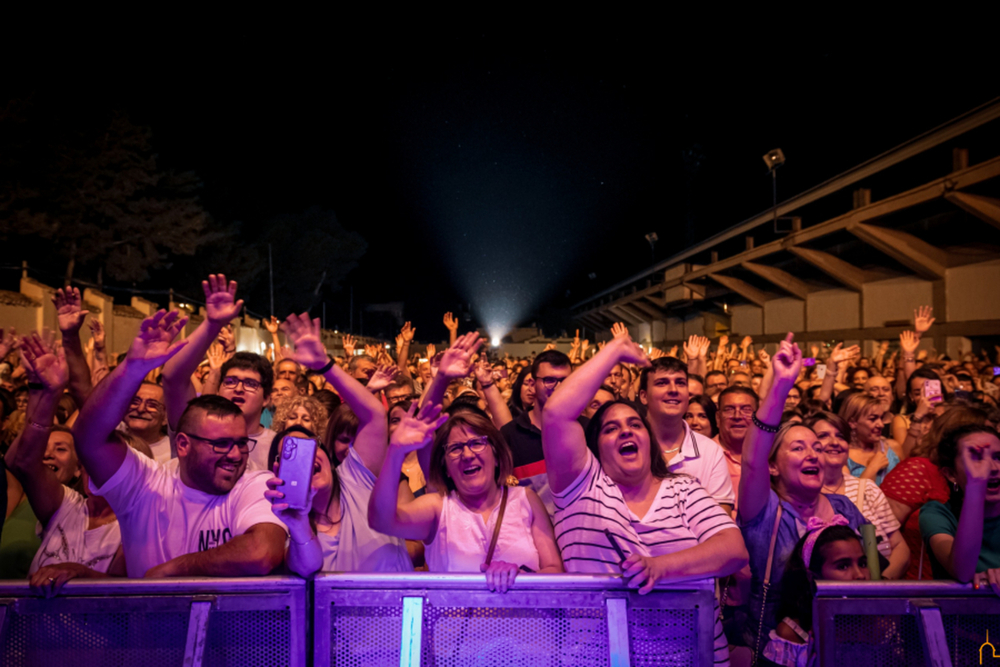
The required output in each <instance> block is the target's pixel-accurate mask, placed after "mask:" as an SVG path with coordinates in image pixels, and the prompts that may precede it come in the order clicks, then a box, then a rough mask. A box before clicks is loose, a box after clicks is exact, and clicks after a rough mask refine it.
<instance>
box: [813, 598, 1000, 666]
mask: <svg viewBox="0 0 1000 667" xmlns="http://www.w3.org/2000/svg"><path fill="white" fill-rule="evenodd" d="M876 617H877V618H876ZM990 630H992V631H993V632H992V633H990V635H989V641H991V642H994V644H989V643H987V641H988V640H987V633H988V632H989V631H990ZM813 633H814V636H815V637H816V642H817V648H818V652H819V656H820V665H822V666H824V667H827V666H834V667H846V666H847V665H877V666H880V667H881V666H883V665H884V666H893V665H933V666H934V667H952V666H953V667H959V666H960V665H980V664H982V665H992V664H997V665H1000V651H998V650H997V649H995V648H993V646H994V645H996V646H998V647H1000V597H997V595H995V594H994V593H993V592H992V590H990V589H989V587H983V588H981V589H980V590H974V589H973V588H972V586H971V585H969V584H959V583H956V582H953V581H923V582H921V581H878V582H832V581H824V582H820V583H818V584H817V594H816V598H815V601H814V603H813ZM980 656H982V661H981V660H980ZM994 656H997V657H996V659H994Z"/></svg>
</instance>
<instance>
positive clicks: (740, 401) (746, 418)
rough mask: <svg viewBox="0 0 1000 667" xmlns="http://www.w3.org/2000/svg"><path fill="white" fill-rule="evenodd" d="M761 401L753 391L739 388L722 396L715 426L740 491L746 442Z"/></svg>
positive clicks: (730, 473) (731, 476)
mask: <svg viewBox="0 0 1000 667" xmlns="http://www.w3.org/2000/svg"><path fill="white" fill-rule="evenodd" d="M758 401H759V399H758V398H757V394H756V393H754V391H753V389H750V388H749V387H741V386H739V385H734V386H732V387H729V388H727V389H725V390H723V392H722V393H721V394H719V410H718V412H716V413H715V423H716V424H717V425H718V426H719V435H717V436H716V439H717V440H718V441H719V444H720V445H722V453H723V454H724V455H725V457H726V465H727V466H728V467H729V477H730V478H731V479H732V480H733V488H734V489H738V488H740V464H741V461H742V458H743V440H744V438H746V436H747V430H748V429H749V428H750V423H751V418H752V417H753V413H754V411H756V410H757V405H758Z"/></svg>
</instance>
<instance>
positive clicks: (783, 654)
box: [764, 515, 871, 667]
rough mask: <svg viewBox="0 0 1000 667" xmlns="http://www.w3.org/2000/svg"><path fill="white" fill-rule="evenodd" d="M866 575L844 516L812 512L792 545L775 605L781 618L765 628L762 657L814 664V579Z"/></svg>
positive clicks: (795, 665) (796, 666) (796, 665)
mask: <svg viewBox="0 0 1000 667" xmlns="http://www.w3.org/2000/svg"><path fill="white" fill-rule="evenodd" d="M870 578H871V576H870V575H869V573H868V560H867V559H866V558H865V551H864V548H863V547H862V546H861V539H860V538H859V537H858V536H857V534H856V533H855V532H854V531H853V530H852V529H851V528H850V527H849V526H848V525H847V520H846V519H844V517H842V516H840V515H834V517H833V519H832V520H831V521H830V522H829V523H825V522H823V521H822V520H821V519H818V518H816V517H814V518H812V519H810V520H809V523H808V524H807V525H806V535H805V537H803V538H802V539H801V540H799V542H798V544H796V545H795V550H794V551H793V552H792V556H791V558H790V559H789V561H788V568H787V569H786V570H785V574H784V576H783V577H782V579H781V590H782V591H784V592H785V594H784V595H783V596H782V598H781V604H780V605H779V606H778V618H780V619H782V621H781V622H780V623H778V627H777V628H775V629H774V630H771V632H770V633H769V635H768V636H769V637H770V639H771V641H770V642H769V643H768V644H767V646H765V647H764V657H765V658H767V659H768V660H770V661H772V662H774V663H775V664H778V665H785V666H786V667H806V666H811V665H815V664H817V660H818V658H817V655H816V647H815V642H814V640H813V634H812V611H813V597H815V595H816V581H817V580H820V579H827V580H834V581H867V580H868V579H870Z"/></svg>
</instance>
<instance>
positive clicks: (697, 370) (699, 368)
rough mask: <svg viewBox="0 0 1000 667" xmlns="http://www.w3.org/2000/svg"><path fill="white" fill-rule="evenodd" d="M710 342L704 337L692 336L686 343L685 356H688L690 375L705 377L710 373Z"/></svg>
mask: <svg viewBox="0 0 1000 667" xmlns="http://www.w3.org/2000/svg"><path fill="white" fill-rule="evenodd" d="M710 344H711V343H710V341H709V340H708V339H707V338H705V337H704V336H691V337H689V338H688V340H687V342H686V343H684V354H686V355H687V364H688V373H693V374H694V375H700V376H702V377H705V374H706V373H708V363H707V361H706V358H707V357H708V346H709V345H710Z"/></svg>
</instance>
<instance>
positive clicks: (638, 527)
mask: <svg viewBox="0 0 1000 667" xmlns="http://www.w3.org/2000/svg"><path fill="white" fill-rule="evenodd" d="M552 498H553V501H554V502H555V506H556V511H555V516H554V517H553V528H554V529H555V535H556V543H557V544H558V545H559V550H560V551H561V552H562V557H563V563H564V564H565V565H566V571H567V572H587V573H607V574H621V567H619V558H618V555H617V553H615V550H614V547H612V546H611V544H610V542H609V541H608V539H607V536H606V535H605V534H604V531H605V530H609V531H611V532H612V533H613V534H614V536H615V538H616V539H617V540H618V544H619V546H621V548H622V550H623V551H624V552H625V555H626V556H628V555H629V554H630V553H632V552H637V553H640V554H642V555H644V556H663V555H666V554H671V553H676V552H678V551H682V550H683V549H688V548H690V547H693V546H696V545H698V544H700V543H702V542H704V541H705V540H707V539H709V538H710V537H712V536H713V535H715V534H717V533H719V532H721V531H723V530H738V529H737V528H736V524H735V523H733V520H732V519H731V518H729V515H728V514H726V512H725V510H723V509H722V508H721V507H719V504H718V503H717V502H715V500H713V499H712V497H711V496H710V495H708V493H707V492H706V491H705V489H703V488H702V487H701V485H700V484H698V481H697V480H696V479H694V478H693V477H689V476H688V475H677V476H674V477H668V478H666V479H664V480H662V481H661V482H660V488H659V491H658V492H657V496H656V500H654V501H653V504H652V505H651V506H650V508H649V510H648V511H647V512H646V515H645V516H644V517H638V516H636V515H635V514H634V513H633V512H632V510H630V509H629V507H628V505H627V504H626V503H625V499H624V497H622V494H621V491H619V489H618V486H617V485H616V484H615V483H614V482H613V481H612V480H611V478H610V477H608V475H607V474H605V472H604V470H603V469H602V468H601V465H600V463H599V462H598V461H597V459H595V458H594V455H593V454H591V453H590V452H589V451H588V452H587V465H586V466H585V467H584V470H583V471H582V472H581V473H580V475H579V476H578V477H577V478H576V479H575V480H573V482H572V483H571V484H570V485H569V486H568V487H566V488H565V489H564V490H563V491H562V493H553V494H552ZM715 634H716V637H715V663H716V664H729V648H728V645H727V643H726V638H725V635H723V633H722V625H721V623H719V622H718V614H716V628H715Z"/></svg>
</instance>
